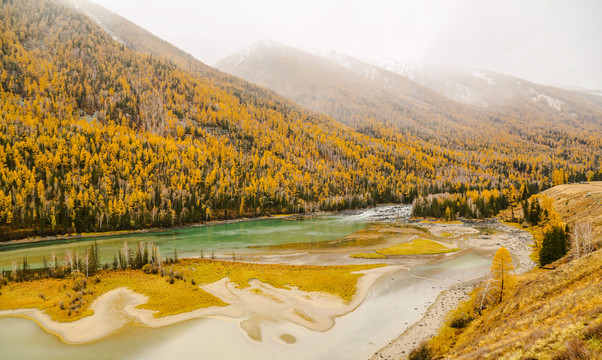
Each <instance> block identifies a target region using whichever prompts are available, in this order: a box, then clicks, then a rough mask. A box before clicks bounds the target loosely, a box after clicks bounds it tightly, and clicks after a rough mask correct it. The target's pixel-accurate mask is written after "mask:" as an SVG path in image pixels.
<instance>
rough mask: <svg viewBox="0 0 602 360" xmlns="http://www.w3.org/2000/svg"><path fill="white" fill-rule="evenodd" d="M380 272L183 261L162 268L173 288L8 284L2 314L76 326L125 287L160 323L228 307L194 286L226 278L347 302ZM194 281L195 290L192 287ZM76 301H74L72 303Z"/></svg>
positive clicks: (118, 282)
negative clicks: (37, 315) (369, 275)
mask: <svg viewBox="0 0 602 360" xmlns="http://www.w3.org/2000/svg"><path fill="white" fill-rule="evenodd" d="M380 266H383V265H351V266H295V265H276V264H249V263H237V262H223V261H211V260H203V259H185V260H182V261H180V262H179V263H178V264H175V265H173V266H168V267H167V268H166V269H168V271H170V270H173V271H174V272H175V273H180V274H182V275H183V278H184V279H183V280H177V279H176V280H175V281H174V283H173V284H171V283H169V282H168V279H169V278H168V277H167V276H166V277H161V276H160V275H153V274H145V273H144V272H142V271H139V270H119V271H110V270H106V271H100V272H99V274H98V276H97V278H98V279H99V281H98V282H97V281H95V278H96V277H94V278H89V279H87V286H86V288H85V289H84V290H83V291H79V292H78V291H76V290H74V289H73V286H74V283H75V282H76V281H83V278H78V280H74V279H72V278H69V279H41V280H36V281H30V282H23V283H9V284H8V285H6V286H4V287H3V288H2V289H0V293H1V295H0V309H2V310H4V309H17V308H37V309H40V310H43V311H45V312H46V313H47V314H48V315H50V317H51V318H52V319H53V320H56V321H74V320H77V319H80V318H82V317H84V316H88V315H91V314H92V311H91V310H90V309H89V306H90V304H91V303H92V301H94V299H96V298H97V297H98V296H100V295H102V294H104V293H107V292H108V291H110V290H113V289H117V288H120V287H127V288H130V289H132V290H134V291H136V292H138V293H140V294H143V295H146V296H148V302H147V303H145V304H142V305H140V306H139V308H142V309H149V310H155V311H156V313H155V316H156V317H161V316H167V315H174V314H178V313H183V312H188V311H192V310H195V309H199V308H205V307H210V306H225V305H227V304H226V303H224V302H223V301H222V300H220V299H219V298H216V297H215V296H213V295H211V294H209V293H208V292H206V291H204V290H202V289H201V288H199V286H198V285H202V284H209V283H212V282H215V281H218V280H220V279H223V278H224V277H228V278H229V279H230V280H231V281H232V282H234V283H235V284H237V286H238V287H241V288H245V287H248V286H249V283H248V282H249V280H252V279H257V280H259V281H262V282H264V283H267V284H270V285H272V286H274V287H277V288H282V289H288V288H291V287H297V288H298V289H300V290H303V291H307V292H311V291H318V292H325V293H329V294H332V295H336V296H338V297H340V298H341V299H342V300H344V301H350V300H351V299H352V298H353V295H354V294H355V292H356V284H357V280H358V279H359V278H360V277H361V276H362V274H360V273H355V272H357V271H361V270H367V269H372V268H375V267H380ZM193 279H194V281H195V282H196V285H193V283H192V280H193ZM80 298H81V299H80ZM74 299H78V300H77V301H75V302H74ZM61 304H62V305H63V306H62V307H61Z"/></svg>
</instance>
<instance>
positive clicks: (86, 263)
mask: <svg viewBox="0 0 602 360" xmlns="http://www.w3.org/2000/svg"><path fill="white" fill-rule="evenodd" d="M84 267H85V268H86V278H87V277H88V274H89V270H90V250H86V253H85V254H84Z"/></svg>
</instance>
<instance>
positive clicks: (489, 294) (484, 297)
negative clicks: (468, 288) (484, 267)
mask: <svg viewBox="0 0 602 360" xmlns="http://www.w3.org/2000/svg"><path fill="white" fill-rule="evenodd" d="M492 283H493V279H492V278H490V279H489V280H487V283H486V284H485V288H484V289H483V293H482V294H481V304H480V305H479V314H481V311H482V310H483V308H484V307H485V305H486V304H487V303H489V302H492V301H493V300H495V298H494V296H493V291H490V289H491V284H492ZM491 290H493V289H491Z"/></svg>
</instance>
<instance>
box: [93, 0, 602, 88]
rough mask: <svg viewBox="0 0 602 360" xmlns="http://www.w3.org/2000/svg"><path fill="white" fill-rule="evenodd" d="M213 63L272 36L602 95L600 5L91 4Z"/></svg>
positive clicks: (118, 0) (123, 0)
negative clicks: (477, 69)
mask: <svg viewBox="0 0 602 360" xmlns="http://www.w3.org/2000/svg"><path fill="white" fill-rule="evenodd" d="M94 1H95V2H97V3H98V4H101V5H103V6H105V7H107V8H108V9H110V10H112V11H114V12H116V13H118V14H120V15H122V16H124V17H126V18H128V19H130V20H132V21H133V22H134V23H136V24H138V25H141V26H142V27H144V28H146V29H148V30H149V31H151V32H152V33H154V34H155V35H157V36H159V37H161V38H163V39H165V40H167V41H169V42H171V43H173V44H174V45H176V46H178V47H180V48H181V49H183V50H185V51H187V52H189V53H191V54H192V55H193V56H195V57H196V58H198V59H199V60H201V61H203V62H205V63H207V64H210V65H212V64H214V63H216V62H217V61H219V60H220V59H222V58H224V57H225V56H227V55H230V54H232V53H235V52H237V51H240V50H242V49H244V48H247V47H248V46H250V45H251V44H253V43H255V42H257V41H259V40H263V39H270V40H275V41H278V42H280V43H284V44H288V45H291V46H294V47H297V48H302V49H308V50H318V51H336V52H339V53H344V54H348V55H350V56H353V57H355V58H359V59H362V60H365V61H370V60H378V61H389V62H390V61H398V62H404V63H408V62H409V63H421V64H442V65H454V66H463V67H471V68H480V69H486V70H492V71H496V72H499V73H503V74H508V75H513V76H517V77H520V78H523V79H526V80H529V81H533V82H537V83H543V84H548V85H555V86H566V87H580V88H587V89H597V90H600V89H602V65H600V64H602V41H600V35H599V34H601V33H602V22H600V21H599V14H601V13H602V2H600V1H596V0H580V1H566V0H563V1H557V0H556V1H542V0H536V1H528V2H525V1H520V0H510V1H503V2H500V1H475V0H460V1H453V2H448V1H442V0H427V1H419V2H416V1H405V0H404V1H384V0H376V1H371V2H366V1H357V0H351V1H343V0H335V1H328V2H324V1H317V0H307V1H305V0H304V1H299V0H294V1H277V0H260V1H253V2H247V1H241V0H226V1H193V0H177V1H170V2H164V1H159V0H148V1H145V2H144V9H145V11H140V5H141V3H140V2H139V1H136V0H94Z"/></svg>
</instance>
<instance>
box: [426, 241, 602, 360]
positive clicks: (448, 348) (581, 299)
mask: <svg viewBox="0 0 602 360" xmlns="http://www.w3.org/2000/svg"><path fill="white" fill-rule="evenodd" d="M600 274H602V251H597V252H595V253H592V254H589V255H588V256H585V257H582V258H580V259H577V260H574V261H572V262H570V263H567V264H563V265H561V266H559V267H558V268H557V269H556V270H553V271H547V270H536V271H532V272H530V273H527V274H525V275H522V276H521V277H520V278H519V279H518V282H517V283H516V285H515V287H514V289H513V290H512V292H511V294H510V295H509V297H508V298H507V299H506V300H504V301H503V302H502V303H500V304H496V305H494V306H492V307H490V308H489V309H486V310H485V311H484V312H483V314H482V316H478V317H476V319H474V320H473V321H472V322H471V323H470V324H469V325H468V326H467V327H466V329H464V330H463V331H462V330H456V329H453V328H451V327H450V326H449V324H446V325H445V326H444V327H443V328H442V329H441V330H440V331H439V334H438V335H437V336H436V337H434V338H433V339H432V340H431V341H430V345H431V348H432V349H433V350H434V351H436V353H437V355H442V356H445V358H451V359H475V358H484V359H489V358H490V359H527V358H537V359H540V360H546V359H552V358H554V356H556V355H557V354H560V353H561V352H564V351H581V352H582V353H584V354H588V355H587V356H589V358H592V359H601V358H602V351H601V349H600V348H598V347H597V344H599V343H600V341H602V334H599V333H598V335H597V336H593V337H591V338H589V339H588V338H586V333H587V330H588V329H589V328H591V327H592V326H600V327H601V328H602V296H600V294H602V278H601V277H600ZM471 307H472V308H474V303H473V302H471V301H470V300H469V301H468V302H466V303H464V304H462V305H461V306H460V307H459V308H458V309H456V310H455V311H454V312H453V313H452V314H450V318H453V317H455V316H458V315H459V314H462V313H464V312H466V311H470V308H471ZM567 344H571V345H570V346H568V345H567ZM567 349H568V350H567ZM571 349H573V350H571ZM567 358H570V357H567Z"/></svg>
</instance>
